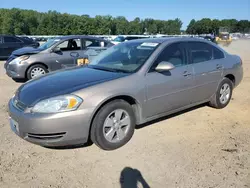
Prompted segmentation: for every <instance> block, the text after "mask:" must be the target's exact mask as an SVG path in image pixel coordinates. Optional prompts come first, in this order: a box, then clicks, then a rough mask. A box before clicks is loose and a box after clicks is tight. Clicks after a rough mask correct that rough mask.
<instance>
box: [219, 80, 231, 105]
mask: <svg viewBox="0 0 250 188" xmlns="http://www.w3.org/2000/svg"><path fill="white" fill-rule="evenodd" d="M230 94H231V89H230V86H229V84H227V83H225V84H223V85H222V86H221V89H220V102H221V104H226V103H227V102H228V100H229V97H230Z"/></svg>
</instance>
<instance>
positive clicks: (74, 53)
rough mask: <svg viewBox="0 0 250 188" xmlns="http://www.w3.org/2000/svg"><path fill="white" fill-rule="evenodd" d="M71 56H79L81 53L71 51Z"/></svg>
mask: <svg viewBox="0 0 250 188" xmlns="http://www.w3.org/2000/svg"><path fill="white" fill-rule="evenodd" d="M70 56H71V57H79V54H78V53H77V52H71V53H70Z"/></svg>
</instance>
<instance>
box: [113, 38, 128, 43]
mask: <svg viewBox="0 0 250 188" xmlns="http://www.w3.org/2000/svg"><path fill="white" fill-rule="evenodd" d="M124 40H125V38H124V37H116V38H115V39H114V40H113V41H115V42H124Z"/></svg>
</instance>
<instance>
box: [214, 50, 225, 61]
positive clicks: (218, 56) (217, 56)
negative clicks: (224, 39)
mask: <svg viewBox="0 0 250 188" xmlns="http://www.w3.org/2000/svg"><path fill="white" fill-rule="evenodd" d="M213 52H214V59H222V58H224V53H223V52H222V51H221V50H219V49H218V48H215V47H213Z"/></svg>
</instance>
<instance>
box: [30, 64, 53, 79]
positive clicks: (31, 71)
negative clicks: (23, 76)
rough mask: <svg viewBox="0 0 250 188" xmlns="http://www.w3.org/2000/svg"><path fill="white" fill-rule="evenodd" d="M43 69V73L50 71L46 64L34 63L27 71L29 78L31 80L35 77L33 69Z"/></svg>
mask: <svg viewBox="0 0 250 188" xmlns="http://www.w3.org/2000/svg"><path fill="white" fill-rule="evenodd" d="M36 69H37V70H41V73H42V72H43V74H46V73H48V72H49V71H48V69H47V68H46V67H45V66H44V65H41V64H36V65H32V66H31V67H30V68H29V69H28V71H27V79H28V80H30V79H32V78H35V77H34V76H33V73H34V72H33V71H35V70H36ZM43 74H41V75H43Z"/></svg>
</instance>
